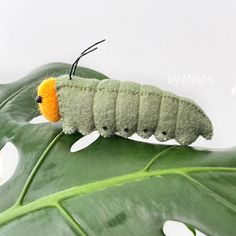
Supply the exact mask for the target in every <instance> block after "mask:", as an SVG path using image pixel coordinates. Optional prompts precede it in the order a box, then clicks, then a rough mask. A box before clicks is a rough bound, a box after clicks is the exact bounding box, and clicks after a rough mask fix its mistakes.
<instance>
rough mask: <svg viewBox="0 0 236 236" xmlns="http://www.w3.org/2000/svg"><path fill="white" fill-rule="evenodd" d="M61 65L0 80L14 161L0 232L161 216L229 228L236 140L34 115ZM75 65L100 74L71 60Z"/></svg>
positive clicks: (133, 230) (0, 191)
mask: <svg viewBox="0 0 236 236" xmlns="http://www.w3.org/2000/svg"><path fill="white" fill-rule="evenodd" d="M68 69H69V65H66V64H49V65H46V66H44V67H41V68H39V69H38V70H36V71H34V72H32V73H31V74H29V75H28V76H26V77H25V78H23V79H21V80H19V81H17V82H14V83H11V84H7V85H1V86H0V148H2V147H3V146H4V145H5V143H6V142H11V143H13V144H14V145H15V146H16V147H17V150H18V153H19V163H18V166H17V169H16V171H15V173H14V175H13V176H12V178H11V179H10V180H9V181H7V182H6V183H5V184H3V185H2V186H1V187H0V212H1V213H0V235H4V236H9V235H11V236H16V235H17V236H21V235H40V236H41V235H45V236H47V235H59V236H62V235H63V236H64V235H82V236H85V235H86V236H90V235H96V236H97V235H98V236H99V235H102V236H103V235H104V236H106V235H107V236H113V235H117V236H120V235H125V236H126V235H128V236H130V235H135V236H139V235H142V236H143V235H145V236H152V235H155V236H160V235H164V233H163V231H162V228H163V224H164V222H165V221H166V220H176V221H180V222H183V223H185V224H186V225H188V226H189V229H190V230H191V231H192V232H194V229H195V228H197V229H200V230H201V231H202V232H205V233H206V234H207V235H213V236H234V235H235V222H236V149H235V148H232V149H227V150H207V149H200V148H192V147H183V146H168V145H155V144H147V143H143V142H137V141H132V140H130V139H124V138H121V137H119V136H114V137H112V138H109V139H105V138H102V137H99V138H98V139H97V140H96V141H95V142H94V143H92V144H91V145H90V146H88V147H87V148H85V149H83V150H80V151H78V152H74V153H72V152H71V151H70V148H71V146H72V145H73V144H74V143H75V142H76V141H77V140H78V139H80V138H81V137H82V135H80V134H79V133H77V134H75V135H65V134H63V133H62V131H61V124H60V123H58V124H51V123H40V124H31V123H29V121H30V120H31V119H32V118H33V117H35V116H38V115H39V114H38V111H37V105H36V104H35V95H36V87H37V86H38V84H39V83H40V82H41V81H42V80H43V79H45V78H46V77H48V76H51V75H54V76H57V75H61V74H64V73H68ZM77 71H78V72H77V74H78V75H80V76H84V77H90V78H91V77H92V78H99V79H104V78H106V77H105V76H104V75H102V74H99V73H97V72H95V71H92V70H89V69H86V68H79V69H78V70H77Z"/></svg>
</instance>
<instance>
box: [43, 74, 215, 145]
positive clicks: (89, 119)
mask: <svg viewBox="0 0 236 236" xmlns="http://www.w3.org/2000/svg"><path fill="white" fill-rule="evenodd" d="M55 80H56V88H55V89H56V95H57V98H58V108H59V113H60V117H61V119H62V121H63V130H64V132H65V133H67V134H72V133H74V132H76V131H78V132H80V133H82V134H84V135H86V134H89V133H90V132H92V131H94V130H98V132H99V133H100V134H101V135H102V136H103V137H110V136H111V135H112V134H114V133H115V132H118V133H119V134H120V135H121V136H123V137H129V136H131V135H132V134H133V133H137V134H138V135H139V136H141V137H143V138H149V137H150V136H151V135H154V136H155V137H156V139H157V140H159V141H161V142H164V141H167V140H169V139H176V140H177V142H179V143H180V144H182V145H189V144H191V143H192V142H194V141H195V140H196V139H197V138H198V136H199V135H202V136H203V137H204V138H206V139H211V137H212V134H213V129H212V124H211V121H210V120H209V118H208V117H207V116H206V115H205V113H204V112H203V111H202V109H201V108H200V107H199V106H198V105H197V104H196V103H195V102H193V101H192V100H190V99H187V98H183V97H178V96H177V95H175V94H173V93H170V92H167V91H163V90H161V89H159V88H157V87H155V86H151V85H140V84H138V83H135V82H129V81H118V80H110V79H105V80H101V81H100V80H97V79H87V78H80V77H76V76H74V77H73V80H69V79H68V76H67V75H65V76H61V77H58V78H56V79H55ZM38 93H39V94H40V89H39V91H38ZM41 105H43V101H42V104H41Z"/></svg>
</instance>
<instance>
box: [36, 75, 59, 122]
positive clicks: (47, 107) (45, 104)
mask: <svg viewBox="0 0 236 236" xmlns="http://www.w3.org/2000/svg"><path fill="white" fill-rule="evenodd" d="M38 96H41V97H42V103H40V104H39V109H40V112H41V113H42V115H43V116H45V117H46V119H47V120H49V121H52V122H57V121H59V120H60V114H59V108H58V99H57V94H56V79H55V78H49V79H46V80H44V81H43V82H42V83H41V84H40V85H39V87H38Z"/></svg>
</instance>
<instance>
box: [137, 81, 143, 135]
mask: <svg viewBox="0 0 236 236" xmlns="http://www.w3.org/2000/svg"><path fill="white" fill-rule="evenodd" d="M141 88H142V85H139V96H138V99H139V101H138V115H137V127H136V131H138V126H139V113H140V100H141V95H140V94H141Z"/></svg>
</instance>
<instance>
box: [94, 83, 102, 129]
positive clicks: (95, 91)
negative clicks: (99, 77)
mask: <svg viewBox="0 0 236 236" xmlns="http://www.w3.org/2000/svg"><path fill="white" fill-rule="evenodd" d="M99 82H101V81H98V83H97V84H96V87H95V89H93V91H94V95H93V103H92V117H93V125H94V127H95V129H96V130H97V127H96V126H95V120H94V100H95V96H96V93H97V87H98V84H99Z"/></svg>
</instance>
